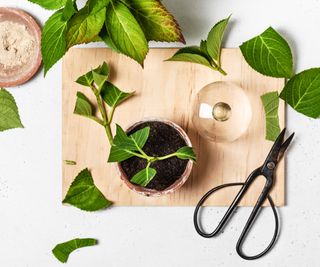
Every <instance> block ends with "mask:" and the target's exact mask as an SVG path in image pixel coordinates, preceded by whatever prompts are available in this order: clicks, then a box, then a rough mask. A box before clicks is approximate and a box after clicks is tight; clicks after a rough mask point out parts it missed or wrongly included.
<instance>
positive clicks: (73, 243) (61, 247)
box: [52, 238, 98, 263]
mask: <svg viewBox="0 0 320 267" xmlns="http://www.w3.org/2000/svg"><path fill="white" fill-rule="evenodd" d="M97 243H98V241H97V240H96V239H93V238H76V239H72V240H70V241H67V242H64V243H60V244H58V245H56V246H55V247H54V249H53V250H52V253H53V255H54V256H55V257H56V258H57V259H58V260H59V261H61V262H63V263H65V262H67V261H68V258H69V255H70V254H71V253H72V252H73V251H75V250H76V249H78V248H83V247H89V246H94V245H96V244H97Z"/></svg>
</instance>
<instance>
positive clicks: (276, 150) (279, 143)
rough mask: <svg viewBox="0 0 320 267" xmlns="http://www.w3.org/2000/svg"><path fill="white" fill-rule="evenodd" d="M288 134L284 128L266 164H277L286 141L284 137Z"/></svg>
mask: <svg viewBox="0 0 320 267" xmlns="http://www.w3.org/2000/svg"><path fill="white" fill-rule="evenodd" d="M285 133H286V128H284V129H283V130H282V131H281V133H280V134H279V135H278V137H277V139H276V141H275V142H274V144H273V146H272V148H271V149H270V152H269V154H268V156H267V158H266V161H265V163H267V162H269V161H274V162H277V160H278V156H279V152H280V149H281V146H282V143H283V140H284V135H285Z"/></svg>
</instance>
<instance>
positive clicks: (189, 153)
mask: <svg viewBox="0 0 320 267" xmlns="http://www.w3.org/2000/svg"><path fill="white" fill-rule="evenodd" d="M175 154H176V156H177V157H178V158H179V159H191V160H193V161H196V154H195V153H194V151H193V149H192V147H189V146H184V147H181V148H179V149H178V150H177V152H176V153H175Z"/></svg>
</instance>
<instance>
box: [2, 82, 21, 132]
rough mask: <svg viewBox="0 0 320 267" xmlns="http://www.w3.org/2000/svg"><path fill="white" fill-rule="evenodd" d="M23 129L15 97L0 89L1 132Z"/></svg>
mask: <svg viewBox="0 0 320 267" xmlns="http://www.w3.org/2000/svg"><path fill="white" fill-rule="evenodd" d="M14 128H23V125H22V123H21V120H20V116H19V111H18V107H17V104H16V101H15V100H14V98H13V96H12V95H11V94H10V93H9V92H8V91H7V90H6V89H4V88H1V89H0V132H2V131H5V130H9V129H14Z"/></svg>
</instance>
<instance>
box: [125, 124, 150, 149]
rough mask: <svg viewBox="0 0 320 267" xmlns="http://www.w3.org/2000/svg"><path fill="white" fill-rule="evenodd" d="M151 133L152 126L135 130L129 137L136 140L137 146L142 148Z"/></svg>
mask: <svg viewBox="0 0 320 267" xmlns="http://www.w3.org/2000/svg"><path fill="white" fill-rule="evenodd" d="M149 134H150V127H144V128H142V129H140V130H138V131H136V132H134V133H133V134H131V135H130V136H129V137H130V138H131V139H132V140H133V141H134V142H135V144H136V146H138V147H140V148H141V149H142V148H143V147H144V145H145V144H146V142H147V140H148V137H149Z"/></svg>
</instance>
